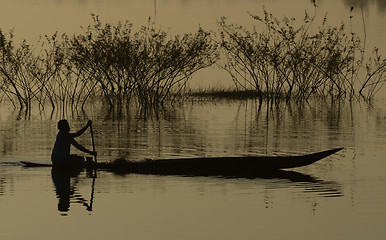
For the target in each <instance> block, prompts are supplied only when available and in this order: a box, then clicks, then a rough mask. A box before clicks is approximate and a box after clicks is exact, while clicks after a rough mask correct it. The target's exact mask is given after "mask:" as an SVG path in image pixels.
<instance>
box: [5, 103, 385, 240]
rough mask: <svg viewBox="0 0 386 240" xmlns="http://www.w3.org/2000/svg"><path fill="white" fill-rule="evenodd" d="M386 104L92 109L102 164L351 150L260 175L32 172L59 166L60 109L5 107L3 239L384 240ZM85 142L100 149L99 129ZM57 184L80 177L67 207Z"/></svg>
mask: <svg viewBox="0 0 386 240" xmlns="http://www.w3.org/2000/svg"><path fill="white" fill-rule="evenodd" d="M384 106H385V104H384V101H379V102H375V103H374V104H373V105H368V104H366V103H363V102H359V103H353V104H350V103H347V102H341V103H331V102H329V101H312V102H310V103H308V104H304V105H299V104H297V103H295V102H292V103H288V104H286V103H281V104H277V105H276V104H274V105H268V104H267V103H266V102H264V103H263V104H262V105H260V104H259V102H258V101H255V100H238V101H226V100H223V101H215V102H211V101H193V102H191V103H186V104H184V105H182V106H175V107H174V108H173V109H170V110H167V111H165V112H163V113H161V114H159V116H158V117H155V116H152V117H148V118H145V117H143V115H141V114H139V113H138V112H136V111H134V110H133V111H132V112H131V113H130V114H129V115H126V114H127V113H125V114H123V117H121V118H119V117H117V114H113V115H111V114H106V111H105V110H104V109H103V108H102V107H100V106H99V107H98V106H94V107H92V108H91V107H90V108H89V109H86V112H85V114H86V115H87V117H90V118H92V119H94V129H95V130H94V131H95V139H96V149H97V151H98V152H99V156H98V159H99V161H104V160H111V159H115V158H117V157H121V156H125V157H126V158H128V159H132V160H140V159H143V158H154V159H156V158H166V157H168V158H175V157H190V156H239V155H255V154H260V155H261V154H268V155H290V154H292V155H296V154H301V153H308V152H313V151H319V150H324V149H329V148H333V147H338V146H343V147H345V149H344V150H343V151H341V152H339V153H337V154H335V155H333V156H331V157H328V158H326V159H324V160H321V161H319V162H317V163H315V164H312V165H310V166H306V167H302V168H298V169H294V171H292V172H288V173H287V174H284V175H280V176H277V177H275V178H254V179H244V178H223V177H186V176H157V175H136V174H128V175H116V174H113V173H109V172H103V171H100V172H98V173H97V178H92V176H91V175H90V174H89V173H86V172H80V173H79V174H78V175H76V176H73V177H72V178H67V179H66V178H61V176H60V175H59V176H58V175H57V174H56V175H55V173H51V169H49V168H36V169H28V168H27V169H26V168H24V167H22V166H20V164H19V163H18V162H19V161H20V160H33V161H40V162H49V153H50V149H51V147H52V145H53V141H54V137H55V134H56V130H55V125H56V121H57V119H59V118H60V114H58V115H59V116H56V115H55V114H53V116H54V117H51V116H52V115H51V114H46V115H44V114H42V115H40V114H38V115H36V114H35V113H34V114H32V116H31V119H30V120H24V118H20V114H18V113H17V112H15V113H10V111H4V109H3V111H2V113H5V112H7V113H8V115H7V114H2V115H1V120H0V131H1V133H2V134H1V138H0V142H1V145H0V146H1V147H0V151H1V155H0V162H1V164H0V172H1V174H0V212H1V217H0V226H1V229H2V231H1V232H0V237H1V239H23V238H27V237H28V238H29V239H52V238H55V239H69V238H70V239H106V238H109V237H111V235H112V234H114V238H115V239H127V238H134V239H155V238H157V239H181V238H183V239H235V238H241V239H255V238H263V239H283V238H288V236H291V237H290V238H291V239H292V238H293V239H295V238H296V239H310V238H311V239H337V238H338V239H363V238H365V237H367V238H370V239H383V237H384V235H385V234H386V231H385V230H384V226H385V223H386V210H385V209H386V206H385V205H386V204H385V203H386V201H385V200H386V193H385V191H384V189H385V187H386V175H385V173H384V169H385V163H384V156H385V154H386V151H385V149H384V143H385V140H386V131H385V129H386V128H385V125H386V108H385V107H384ZM71 115H72V114H69V115H68V116H67V118H68V119H69V122H70V124H71V126H72V128H73V129H79V128H80V127H82V126H83V124H85V122H86V115H84V114H83V113H81V114H74V115H73V116H72V117H71ZM3 116H4V117H3ZM21 116H23V114H21ZM55 116H56V117H55ZM17 119H19V120H17ZM79 142H80V143H82V144H83V145H85V146H86V147H89V148H90V147H91V142H90V135H89V132H86V133H85V134H84V135H82V136H81V138H80V139H79ZM93 180H95V181H94V182H93ZM58 181H59V182H60V181H62V183H63V181H64V182H65V181H70V184H71V185H70V186H71V188H70V189H67V191H68V193H67V198H68V199H69V201H70V203H69V206H67V210H63V199H62V200H60V201H59V196H60V195H59V194H60V193H61V192H62V194H63V191H66V189H64V190H63V188H60V187H58V185H57V183H58ZM64 186H66V184H64ZM64 195H66V194H64ZM62 197H63V195H62ZM64 202H65V203H66V198H65V197H64ZM59 203H61V204H59ZM67 204H68V201H67ZM59 205H60V206H62V207H61V209H62V211H59V207H60V206H59ZM64 209H66V204H64ZM321 231H322V232H323V234H322V233H321Z"/></svg>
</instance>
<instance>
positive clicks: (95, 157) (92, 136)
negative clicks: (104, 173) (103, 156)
mask: <svg viewBox="0 0 386 240" xmlns="http://www.w3.org/2000/svg"><path fill="white" fill-rule="evenodd" d="M90 132H91V141H92V150H93V151H94V152H95V142H94V132H93V130H92V123H91V124H90ZM94 159H95V163H97V156H96V155H95V156H94Z"/></svg>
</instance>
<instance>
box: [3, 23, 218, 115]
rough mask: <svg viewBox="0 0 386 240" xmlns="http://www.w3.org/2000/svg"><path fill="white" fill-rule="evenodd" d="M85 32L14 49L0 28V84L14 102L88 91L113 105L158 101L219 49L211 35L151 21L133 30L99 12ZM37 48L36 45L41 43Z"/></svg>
mask: <svg viewBox="0 0 386 240" xmlns="http://www.w3.org/2000/svg"><path fill="white" fill-rule="evenodd" d="M93 20H94V23H93V25H91V26H88V27H87V28H86V29H85V32H84V33H83V34H80V35H76V36H74V37H72V38H70V37H68V36H65V35H64V36H63V37H62V41H61V42H60V41H59V40H58V39H59V37H57V35H56V34H55V35H54V36H52V37H46V38H45V39H44V40H40V41H39V42H38V44H41V45H42V46H43V47H42V48H41V49H43V50H42V51H41V52H39V54H38V55H37V56H36V54H34V53H35V52H36V51H34V50H36V49H34V48H32V47H31V46H30V45H29V44H28V43H27V42H26V41H24V42H23V43H22V44H21V45H20V47H19V48H15V46H14V43H13V40H12V39H13V38H12V34H10V36H9V40H7V38H6V36H5V35H4V34H3V33H2V32H0V59H1V60H0V63H1V65H0V77H1V78H2V79H3V81H2V85H1V90H2V92H3V93H4V94H5V96H6V97H7V98H8V99H10V100H11V101H12V102H13V103H14V104H15V106H16V105H19V106H20V107H27V108H30V107H31V102H32V101H33V100H37V101H38V102H39V103H40V106H41V107H44V104H45V103H46V102H47V101H48V102H50V103H51V105H52V107H54V108H55V107H57V106H59V105H60V106H70V107H75V108H76V107H78V106H80V105H83V104H84V103H85V102H86V100H87V99H89V97H90V96H91V95H95V96H103V97H104V98H105V99H106V100H107V101H108V102H109V104H110V105H111V106H112V105H114V104H115V103H116V102H118V103H122V102H123V101H126V102H128V101H131V100H135V101H136V102H137V103H139V104H140V105H141V106H143V107H149V106H159V105H162V104H163V103H164V101H165V100H166V98H168V97H169V96H171V93H175V92H178V91H179V90H181V89H182V88H183V87H184V86H185V83H186V81H187V80H188V79H189V78H190V77H191V75H192V74H193V73H195V72H196V71H198V70H200V69H202V68H205V67H207V66H210V65H212V64H213V63H214V61H215V59H216V57H217V54H216V46H215V45H214V44H212V41H211V39H210V34H209V33H208V32H205V31H204V30H202V29H201V28H200V29H199V30H198V31H197V32H196V33H189V34H185V35H183V36H174V37H170V36H168V34H167V33H166V32H164V31H162V30H157V29H156V28H155V26H154V24H153V23H151V22H150V20H149V23H148V25H147V26H143V27H142V28H141V29H140V30H139V31H137V32H133V30H132V24H130V23H128V22H125V23H122V22H120V23H118V24H117V25H115V26H113V25H111V24H108V23H106V24H102V22H101V21H100V20H99V18H98V17H97V16H93ZM39 47H40V46H39Z"/></svg>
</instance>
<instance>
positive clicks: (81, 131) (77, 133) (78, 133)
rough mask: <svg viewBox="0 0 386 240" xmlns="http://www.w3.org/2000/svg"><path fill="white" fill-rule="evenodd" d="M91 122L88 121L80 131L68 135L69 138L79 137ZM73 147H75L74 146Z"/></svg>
mask: <svg viewBox="0 0 386 240" xmlns="http://www.w3.org/2000/svg"><path fill="white" fill-rule="evenodd" d="M91 123H92V122H91V120H88V122H87V124H86V126H84V127H83V128H82V129H80V130H79V131H77V132H76V133H70V134H71V137H72V138H76V137H79V136H80V135H82V134H83V133H84V132H85V131H86V130H87V128H88V127H89V126H91ZM74 146H75V145H74Z"/></svg>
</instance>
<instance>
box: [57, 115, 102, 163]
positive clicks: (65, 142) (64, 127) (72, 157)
mask: <svg viewBox="0 0 386 240" xmlns="http://www.w3.org/2000/svg"><path fill="white" fill-rule="evenodd" d="M91 124H92V122H91V121H90V120H89V121H88V122H87V124H86V126H85V127H83V128H82V129H81V130H79V131H77V132H76V133H70V125H69V124H68V122H67V120H64V119H63V120H60V121H59V122H58V129H59V133H58V135H57V136H56V141H55V145H54V148H53V149H52V154H51V161H52V164H53V165H54V166H55V165H56V166H58V165H81V164H83V163H84V157H82V156H79V155H76V154H70V147H71V145H73V146H74V147H76V148H77V149H79V150H80V151H82V152H85V153H89V154H91V155H93V156H96V155H97V153H96V152H94V151H90V150H88V149H86V148H85V147H83V146H82V145H80V144H79V143H78V142H77V141H75V138H76V137H79V136H80V135H82V134H83V133H84V132H85V131H86V130H87V128H88V127H90V126H91Z"/></svg>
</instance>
